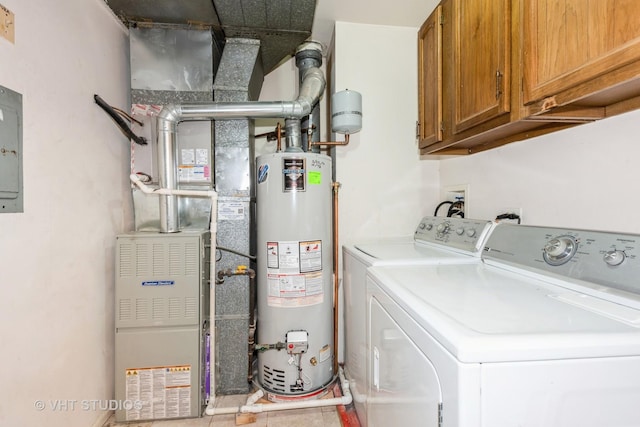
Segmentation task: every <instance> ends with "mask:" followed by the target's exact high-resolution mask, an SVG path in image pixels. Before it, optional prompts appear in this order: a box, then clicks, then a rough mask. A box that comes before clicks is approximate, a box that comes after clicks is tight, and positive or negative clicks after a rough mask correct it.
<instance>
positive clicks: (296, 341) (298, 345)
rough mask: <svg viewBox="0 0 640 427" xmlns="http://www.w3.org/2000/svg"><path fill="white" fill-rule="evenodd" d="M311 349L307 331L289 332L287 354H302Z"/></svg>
mask: <svg viewBox="0 0 640 427" xmlns="http://www.w3.org/2000/svg"><path fill="white" fill-rule="evenodd" d="M308 348H309V333H308V332H307V331H289V332H287V353H289V354H302V353H306V352H307V349H308Z"/></svg>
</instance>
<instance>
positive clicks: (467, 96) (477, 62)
mask: <svg viewBox="0 0 640 427" xmlns="http://www.w3.org/2000/svg"><path fill="white" fill-rule="evenodd" d="M510 11H511V9H510V2H509V1H508V0H456V1H454V4H453V18H452V19H453V46H452V48H453V73H454V75H453V88H452V90H453V103H454V104H453V133H454V134H457V133H460V132H462V131H464V130H466V129H469V128H471V127H473V126H476V125H478V124H480V123H483V122H486V121H487V120H490V119H493V118H496V117H498V116H501V115H503V114H505V113H508V112H509V110H510V101H511V98H510V90H509V88H510V79H511V75H510V57H511V56H510V46H511V43H510V34H511V33H510V31H509V29H510V24H511V19H510ZM445 25H447V23H446V22H445ZM445 97H446V95H445Z"/></svg>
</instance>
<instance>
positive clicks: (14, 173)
mask: <svg viewBox="0 0 640 427" xmlns="http://www.w3.org/2000/svg"><path fill="white" fill-rule="evenodd" d="M23 211H24V208H23V195H22V95H20V94H19V93H17V92H14V91H12V90H11V89H7V88H6V87H3V86H0V213H2V212H23Z"/></svg>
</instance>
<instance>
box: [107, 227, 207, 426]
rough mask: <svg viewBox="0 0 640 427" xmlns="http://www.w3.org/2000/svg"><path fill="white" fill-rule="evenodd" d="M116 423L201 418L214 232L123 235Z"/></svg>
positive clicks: (118, 260) (118, 282) (118, 274)
mask: <svg viewBox="0 0 640 427" xmlns="http://www.w3.org/2000/svg"><path fill="white" fill-rule="evenodd" d="M116 250H117V254H116V288H115V309H116V313H115V346H116V354H115V386H116V396H115V397H116V401H118V402H119V407H118V408H116V421H133V420H150V419H167V418H187V417H198V416H201V414H202V411H203V408H204V404H205V400H206V397H207V396H206V390H205V384H206V383H207V381H206V377H207V371H208V368H207V367H206V365H205V363H206V359H207V357H206V355H207V351H206V348H205V347H206V342H207V341H208V340H207V336H208V334H209V327H208V325H209V270H208V266H209V263H208V261H209V254H210V233H209V232H208V231H206V232H191V233H190V232H182V233H176V234H161V233H154V232H149V233H144V232H140V233H133V234H128V235H121V236H118V237H117V244H116Z"/></svg>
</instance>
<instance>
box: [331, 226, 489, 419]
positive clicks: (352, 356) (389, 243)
mask: <svg viewBox="0 0 640 427" xmlns="http://www.w3.org/2000/svg"><path fill="white" fill-rule="evenodd" d="M492 225H493V223H492V222H491V221H486V220H474V219H464V218H443V217H435V216H427V217H424V218H423V219H422V220H421V221H420V223H419V224H418V226H417V227H416V231H415V233H414V235H413V236H407V237H397V238H388V239H384V240H382V239H381V240H376V241H371V242H369V243H363V244H357V245H345V246H343V283H344V317H345V368H344V370H345V375H346V376H347V378H348V379H349V382H350V389H351V392H352V395H353V397H354V406H355V408H356V412H357V414H358V417H359V419H360V422H361V423H362V424H363V425H366V392H367V385H366V378H367V372H366V360H367V359H366V358H367V342H366V270H367V268H369V267H371V266H374V265H410V264H432V265H433V264H465V263H476V262H480V249H481V247H482V242H483V241H484V239H485V238H486V236H487V234H488V232H489V230H490V229H491V227H492Z"/></svg>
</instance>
